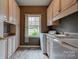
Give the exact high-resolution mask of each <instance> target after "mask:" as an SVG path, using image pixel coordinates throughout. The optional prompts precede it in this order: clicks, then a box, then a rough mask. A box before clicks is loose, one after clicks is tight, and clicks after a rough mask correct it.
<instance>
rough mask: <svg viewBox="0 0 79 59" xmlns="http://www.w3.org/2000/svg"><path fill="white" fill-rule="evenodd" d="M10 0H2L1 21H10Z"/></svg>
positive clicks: (0, 7) (0, 1)
mask: <svg viewBox="0 0 79 59" xmlns="http://www.w3.org/2000/svg"><path fill="white" fill-rule="evenodd" d="M8 11H9V10H8V0H0V21H8Z"/></svg>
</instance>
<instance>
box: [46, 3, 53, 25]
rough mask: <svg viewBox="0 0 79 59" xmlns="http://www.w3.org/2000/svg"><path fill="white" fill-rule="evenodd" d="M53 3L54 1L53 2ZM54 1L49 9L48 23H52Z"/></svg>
mask: <svg viewBox="0 0 79 59" xmlns="http://www.w3.org/2000/svg"><path fill="white" fill-rule="evenodd" d="M52 3H53V2H52ZM52 3H51V4H50V6H49V7H48V9H47V25H48V26H49V25H52V14H53V13H52V12H53V10H52Z"/></svg>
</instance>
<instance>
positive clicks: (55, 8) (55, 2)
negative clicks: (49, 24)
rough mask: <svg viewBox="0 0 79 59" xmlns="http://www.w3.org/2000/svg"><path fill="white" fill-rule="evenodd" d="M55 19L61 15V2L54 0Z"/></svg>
mask: <svg viewBox="0 0 79 59" xmlns="http://www.w3.org/2000/svg"><path fill="white" fill-rule="evenodd" d="M52 7H53V17H55V16H57V15H58V14H59V13H60V0H53V6H52Z"/></svg>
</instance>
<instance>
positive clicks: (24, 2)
mask: <svg viewBox="0 0 79 59" xmlns="http://www.w3.org/2000/svg"><path fill="white" fill-rule="evenodd" d="M16 1H17V3H18V4H19V5H20V6H48V5H49V3H50V2H51V0H16Z"/></svg>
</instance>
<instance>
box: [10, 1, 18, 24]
mask: <svg viewBox="0 0 79 59" xmlns="http://www.w3.org/2000/svg"><path fill="white" fill-rule="evenodd" d="M17 8H19V7H18V5H17V3H16V2H15V0H9V23H12V24H16V20H17Z"/></svg>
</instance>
